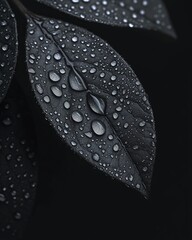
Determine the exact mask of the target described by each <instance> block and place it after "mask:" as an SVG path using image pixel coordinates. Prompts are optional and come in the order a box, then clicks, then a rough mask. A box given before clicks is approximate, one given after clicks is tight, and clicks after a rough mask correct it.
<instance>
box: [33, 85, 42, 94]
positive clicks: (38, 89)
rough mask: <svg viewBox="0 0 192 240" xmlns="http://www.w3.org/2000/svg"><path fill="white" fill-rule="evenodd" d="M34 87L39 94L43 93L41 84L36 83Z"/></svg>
mask: <svg viewBox="0 0 192 240" xmlns="http://www.w3.org/2000/svg"><path fill="white" fill-rule="evenodd" d="M35 88H36V90H37V92H38V93H39V94H43V88H42V87H41V84H39V83H38V84H36V85H35Z"/></svg>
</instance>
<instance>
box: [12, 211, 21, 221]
mask: <svg viewBox="0 0 192 240" xmlns="http://www.w3.org/2000/svg"><path fill="white" fill-rule="evenodd" d="M14 218H15V219H16V220H20V219H21V213H19V212H17V213H15V215H14Z"/></svg>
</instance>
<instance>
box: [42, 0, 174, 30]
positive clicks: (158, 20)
mask: <svg viewBox="0 0 192 240" xmlns="http://www.w3.org/2000/svg"><path fill="white" fill-rule="evenodd" d="M38 1H39V2H43V3H45V4H47V5H49V6H52V7H54V8H57V9H58V10H60V11H64V12H67V13H69V14H72V15H75V16H78V17H80V18H82V19H85V20H89V21H95V22H100V23H105V24H111V25H121V26H129V27H130V28H133V27H136V28H147V29H155V30H161V31H164V32H167V33H168V34H172V27H171V24H170V21H169V18H168V14H167V11H166V9H165V7H164V5H163V3H162V2H161V1H160V0H121V1H119V0H94V1H93V0H66V1H63V0H56V1H50V0H38Z"/></svg>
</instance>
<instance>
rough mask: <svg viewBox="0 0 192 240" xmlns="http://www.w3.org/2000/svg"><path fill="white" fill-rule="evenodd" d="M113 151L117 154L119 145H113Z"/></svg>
mask: <svg viewBox="0 0 192 240" xmlns="http://www.w3.org/2000/svg"><path fill="white" fill-rule="evenodd" d="M113 151H114V152H118V151H119V145H118V144H115V145H114V146H113Z"/></svg>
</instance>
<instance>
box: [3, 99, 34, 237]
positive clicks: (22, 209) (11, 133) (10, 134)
mask: <svg viewBox="0 0 192 240" xmlns="http://www.w3.org/2000/svg"><path fill="white" fill-rule="evenodd" d="M22 122H23V119H22V116H21V114H20V113H19V112H18V111H16V109H15V108H14V104H12V102H11V101H6V102H3V103H2V104H1V107H0V132H1V135H0V213H1V216H0V231H1V232H2V233H5V234H6V232H9V233H10V234H11V235H13V236H15V235H17V234H18V232H19V231H20V226H21V225H22V223H21V222H25V221H26V218H28V215H29V214H30V212H31V209H30V208H31V207H32V206H31V205H32V200H33V198H34V193H35V187H36V161H35V153H34V150H33V147H32V145H31V143H30V141H31V139H30V140H29V141H28V139H27V138H26V136H25V133H24V132H23V131H25V130H23V129H22V127H23V126H22ZM16 129H17V130H16ZM3 213H4V214H5V216H4V214H3ZM4 217H5V218H4ZM20 223H21V225H20Z"/></svg>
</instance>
